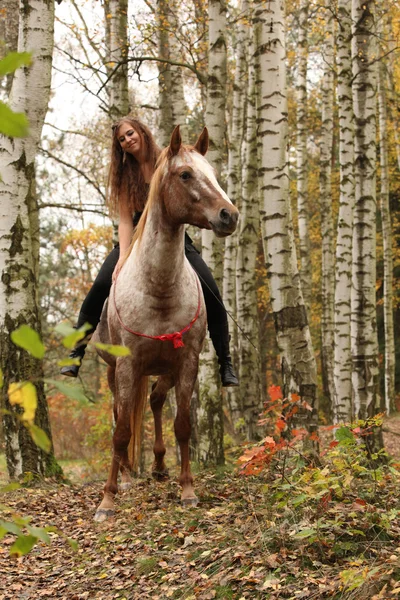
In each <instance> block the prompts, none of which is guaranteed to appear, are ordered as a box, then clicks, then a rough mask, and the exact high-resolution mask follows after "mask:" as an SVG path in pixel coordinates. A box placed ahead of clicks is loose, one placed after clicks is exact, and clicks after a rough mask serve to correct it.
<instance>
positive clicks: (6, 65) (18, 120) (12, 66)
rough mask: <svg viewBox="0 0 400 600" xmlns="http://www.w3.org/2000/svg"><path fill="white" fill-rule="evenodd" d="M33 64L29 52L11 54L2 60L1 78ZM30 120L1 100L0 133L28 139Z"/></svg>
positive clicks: (0, 64)
mask: <svg viewBox="0 0 400 600" xmlns="http://www.w3.org/2000/svg"><path fill="white" fill-rule="evenodd" d="M31 62H32V55H31V54H29V53H28V52H10V53H9V54H7V56H5V57H4V58H3V59H2V60H0V77H4V76H5V75H7V74H8V73H13V72H14V71H16V70H17V69H19V68H20V67H27V66H29V65H30V64H31ZM28 127H29V123H28V119H27V118H26V116H25V114H24V113H16V112H14V111H13V110H11V108H10V107H9V106H8V105H7V104H5V102H2V101H1V100H0V133H2V134H3V135H7V136H9V137H26V136H27V135H28Z"/></svg>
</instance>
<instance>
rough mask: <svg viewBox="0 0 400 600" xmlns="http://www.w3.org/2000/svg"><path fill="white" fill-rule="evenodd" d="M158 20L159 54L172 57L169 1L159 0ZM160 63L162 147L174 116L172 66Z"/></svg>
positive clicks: (159, 97) (163, 56)
mask: <svg viewBox="0 0 400 600" xmlns="http://www.w3.org/2000/svg"><path fill="white" fill-rule="evenodd" d="M156 21H157V32H158V56H159V57H160V58H163V59H169V58H170V49H169V23H168V2H167V0H157V8H156ZM157 64H158V106H159V109H160V112H159V121H158V123H159V125H158V130H159V136H158V138H159V143H160V146H161V147H162V148H164V147H165V146H168V144H169V140H170V138H171V133H172V130H173V128H174V116H173V112H172V102H171V89H172V87H171V67H170V65H168V64H167V63H157Z"/></svg>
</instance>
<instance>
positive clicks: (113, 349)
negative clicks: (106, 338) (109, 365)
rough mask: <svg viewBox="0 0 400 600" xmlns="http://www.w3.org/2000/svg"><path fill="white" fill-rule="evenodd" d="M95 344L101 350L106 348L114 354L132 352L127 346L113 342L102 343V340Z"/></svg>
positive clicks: (109, 352) (119, 354)
mask: <svg viewBox="0 0 400 600" xmlns="http://www.w3.org/2000/svg"><path fill="white" fill-rule="evenodd" d="M95 346H96V348H98V349H99V350H105V351H106V352H108V354H111V355H112V356H129V355H130V354H131V351H130V350H129V348H127V347H126V346H113V345H112V344H101V343H100V342H98V343H97V344H95Z"/></svg>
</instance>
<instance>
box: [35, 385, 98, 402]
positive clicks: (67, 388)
mask: <svg viewBox="0 0 400 600" xmlns="http://www.w3.org/2000/svg"><path fill="white" fill-rule="evenodd" d="M45 382H46V383H50V384H51V385H54V387H55V388H57V389H58V391H59V392H61V393H62V394H64V396H68V398H72V399H73V400H79V401H80V402H86V401H87V400H88V398H87V396H85V393H84V391H83V389H82V388H81V386H79V385H70V384H69V383H64V382H62V381H57V380H56V379H45Z"/></svg>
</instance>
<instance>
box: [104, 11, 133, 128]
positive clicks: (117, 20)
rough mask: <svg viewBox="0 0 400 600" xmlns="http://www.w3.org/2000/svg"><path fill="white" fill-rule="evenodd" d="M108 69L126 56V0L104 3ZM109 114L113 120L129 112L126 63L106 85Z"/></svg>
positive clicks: (127, 47) (121, 61) (112, 69)
mask: <svg viewBox="0 0 400 600" xmlns="http://www.w3.org/2000/svg"><path fill="white" fill-rule="evenodd" d="M104 13H105V15H104V16H105V26H106V43H107V60H108V61H109V64H108V69H109V70H110V71H111V72H113V71H114V69H115V66H116V65H117V64H118V63H123V61H124V60H126V59H127V57H128V50H129V42H128V0H107V2H106V3H105V5H104ZM107 90H108V94H109V115H110V118H111V119H112V120H113V121H116V120H118V119H120V118H121V117H124V116H126V115H127V114H128V113H129V94H128V64H127V63H125V64H121V66H120V67H119V68H118V69H117V70H116V71H115V72H114V73H113V75H112V77H111V80H110V81H109V83H108V86H107Z"/></svg>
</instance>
